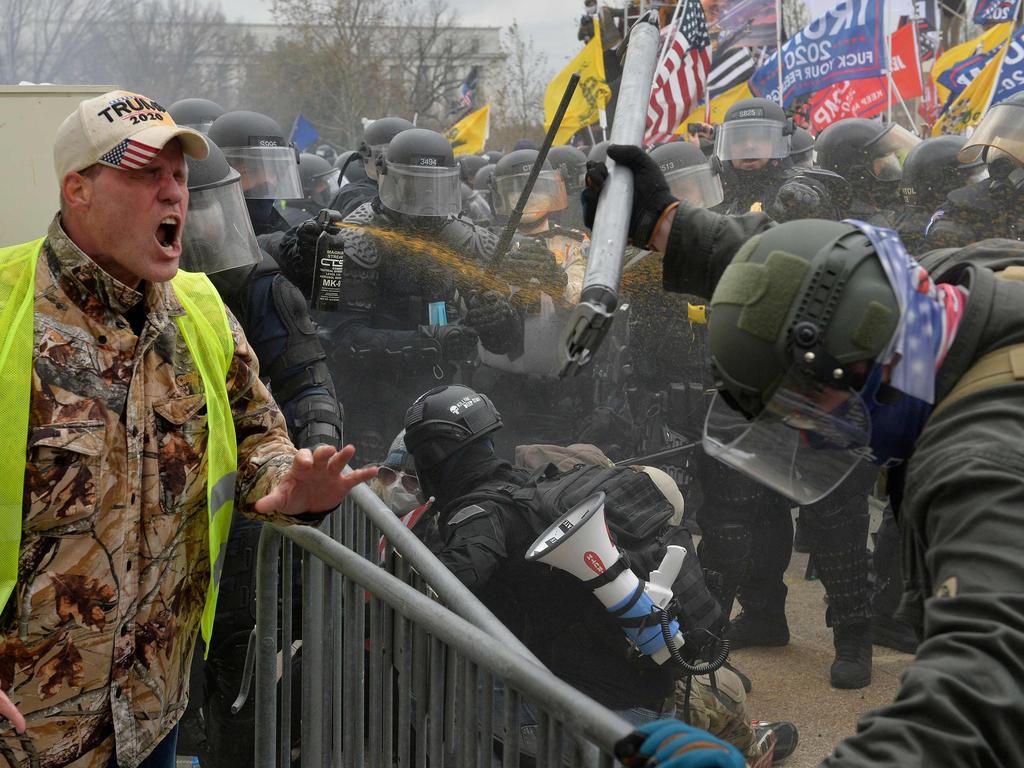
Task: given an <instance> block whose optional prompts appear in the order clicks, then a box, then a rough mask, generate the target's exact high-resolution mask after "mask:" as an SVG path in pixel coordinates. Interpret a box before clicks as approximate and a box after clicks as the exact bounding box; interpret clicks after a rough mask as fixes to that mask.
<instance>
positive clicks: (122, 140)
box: [53, 91, 209, 180]
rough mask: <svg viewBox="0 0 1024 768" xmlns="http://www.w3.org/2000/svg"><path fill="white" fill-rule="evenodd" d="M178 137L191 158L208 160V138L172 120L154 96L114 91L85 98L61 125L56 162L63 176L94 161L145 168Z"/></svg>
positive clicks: (115, 166) (57, 140) (59, 173)
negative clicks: (166, 145)
mask: <svg viewBox="0 0 1024 768" xmlns="http://www.w3.org/2000/svg"><path fill="white" fill-rule="evenodd" d="M171 139H178V140H179V141H180V142H181V148H182V150H183V151H184V152H185V154H186V155H188V156H189V157H194V158H195V159H196V160H205V159H206V155H207V153H208V152H209V148H208V147H207V144H206V138H205V137H204V136H203V134H201V133H199V132H198V131H195V130H192V129H191V128H185V127H184V126H180V125H178V124H177V123H175V122H174V119H173V118H172V117H171V116H170V114H169V113H168V112H167V110H166V109H164V108H163V107H162V106H160V105H159V104H158V103H157V102H155V101H154V100H153V99H150V98H148V97H147V96H142V95H140V94H138V93H132V92H131V91H110V92H109V93H105V94H103V95H102V96H96V97H94V98H91V99H86V100H85V101H83V102H82V103H81V104H79V105H78V107H77V108H76V109H75V111H74V112H72V113H71V114H70V115H68V116H67V117H66V118H65V119H64V122H63V123H61V124H60V128H58V129H57V138H56V140H55V141H54V144H53V165H54V169H55V170H56V171H57V178H58V179H59V180H63V179H64V176H66V175H67V174H68V173H70V172H71V171H81V170H83V169H85V168H88V167H89V166H90V165H94V164H95V163H102V164H103V165H106V166H109V167H111V168H124V169H133V168H142V167H144V166H146V165H148V164H149V162H150V161H151V160H152V159H153V158H154V157H156V156H157V155H158V154H160V150H162V149H163V148H164V145H165V144H167V142H168V141H170V140H171Z"/></svg>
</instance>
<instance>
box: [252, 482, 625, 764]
mask: <svg viewBox="0 0 1024 768" xmlns="http://www.w3.org/2000/svg"><path fill="white" fill-rule="evenodd" d="M382 534H383V535H385V536H386V537H387V542H388V544H387V546H385V547H384V550H383V553H381V552H380V549H379V542H380V537H381V535H382ZM297 551H298V552H301V556H302V617H301V635H302V640H301V651H300V652H299V664H300V665H301V674H300V677H299V679H298V680H296V679H295V674H294V673H293V664H292V658H291V656H292V652H293V648H294V647H295V646H298V645H300V643H299V642H298V641H296V642H294V643H293V637H292V635H293V631H292V627H293V621H294V618H295V617H294V615H293V609H292V605H291V600H289V599H281V596H282V595H285V596H288V595H291V594H292V593H293V589H294V587H295V586H296V585H294V584H293V583H292V582H293V577H292V558H293V557H295V556H297ZM257 568H258V571H257V611H256V612H257V620H256V630H255V671H256V691H255V695H256V754H255V763H254V764H255V766H256V767H257V768H272V767H273V766H289V765H291V764H293V763H294V762H296V761H297V762H298V764H300V765H301V766H302V768H322V767H323V766H337V767H338V768H341V767H342V766H345V767H346V768H377V767H378V766H380V767H382V768H383V767H384V766H388V767H389V768H390V766H394V767H395V768H414V767H418V768H425V767H426V766H428V765H429V766H430V767H431V768H440V767H441V766H449V765H450V766H459V767H462V766H468V767H471V768H475V767H476V766H481V768H492V766H499V765H500V766H501V768H512V766H519V765H529V764H532V765H535V766H537V767H538V768H543V767H544V766H563V765H566V766H584V765H586V766H591V765H593V766H597V765H600V766H602V768H604V767H606V766H609V767H610V766H611V765H612V763H613V757H612V754H613V748H614V745H615V743H616V742H617V741H618V740H619V739H621V738H622V737H624V736H626V735H627V734H629V733H630V732H631V731H632V727H631V726H630V725H629V723H627V722H626V721H625V720H623V719H622V718H621V717H619V716H618V715H617V714H615V713H613V712H611V711H609V710H608V709H606V708H604V707H603V706H601V705H600V704H598V703H596V702H594V701H593V700H592V699H590V698H588V697H587V696H585V695H584V694H582V693H580V692H579V691H578V690H576V689H575V688H573V687H572V686H570V685H568V684H567V683H564V682H562V681H561V680H559V679H558V678H556V677H555V676H554V675H552V674H550V673H549V672H548V671H547V670H546V669H545V668H544V667H543V666H542V665H541V664H540V662H539V661H537V659H536V658H535V657H533V656H532V654H530V652H529V651H528V650H527V649H526V648H525V647H524V646H523V645H522V643H520V642H519V640H518V639H517V638H515V636H513V635H512V634H511V633H510V632H509V630H508V629H507V628H506V627H505V626H504V625H503V624H502V623H501V622H500V621H498V619H497V618H495V617H494V615H493V614H492V613H491V612H490V611H488V610H487V608H485V607H484V606H483V604H482V603H480V602H479V601H478V600H477V599H476V598H475V597H474V596H473V595H472V594H471V593H470V592H469V591H468V590H467V589H466V588H465V587H464V586H463V585H462V584H461V583H460V582H459V581H458V580H457V579H456V578H455V576H454V575H453V574H452V573H451V572H450V571H448V569H447V568H445V566H444V565H443V564H441V562H440V561H439V560H437V558H436V557H434V555H433V554H432V553H431V552H430V551H429V550H428V549H427V548H426V546H424V545H423V543H422V542H420V540H419V539H418V538H417V537H416V536H415V535H414V534H413V533H412V532H411V531H409V530H408V529H407V528H405V527H404V526H403V525H402V523H401V522H400V521H399V520H398V519H397V518H396V517H395V516H394V515H393V514H392V513H391V512H390V510H388V509H387V507H385V506H384V505H383V503H381V502H380V500H379V499H378V498H377V497H376V496H375V495H374V494H373V493H372V492H371V491H370V490H369V489H368V488H366V487H358V488H356V489H355V490H354V491H353V493H352V494H351V495H350V497H349V499H348V500H347V501H346V502H345V504H343V505H342V507H340V508H339V509H338V510H336V511H335V512H334V514H333V515H332V516H331V518H330V520H329V523H325V526H324V529H323V530H318V529H315V528H312V527H308V526H292V527H288V528H276V527H274V526H269V525H266V526H264V530H263V533H262V536H261V539H260V546H259V554H258V557H257ZM279 618H280V621H279ZM296 685H298V686H299V687H300V691H299V693H298V696H293V693H294V692H295V688H296ZM295 699H297V700H298V702H299V704H298V707H299V710H300V715H301V716H300V718H299V722H300V723H301V725H299V728H300V738H299V739H298V740H296V739H294V738H293V737H294V735H295V734H294V721H295V718H294V717H293V715H295V714H297V713H294V712H293V711H292V708H293V700H295ZM293 742H294V744H293Z"/></svg>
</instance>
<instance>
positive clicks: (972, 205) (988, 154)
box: [926, 93, 1024, 248]
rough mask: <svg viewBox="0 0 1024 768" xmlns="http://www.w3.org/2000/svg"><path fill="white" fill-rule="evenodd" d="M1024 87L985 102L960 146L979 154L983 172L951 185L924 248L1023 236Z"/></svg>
mask: <svg viewBox="0 0 1024 768" xmlns="http://www.w3.org/2000/svg"><path fill="white" fill-rule="evenodd" d="M1022 138H1024V93H1018V94H1015V95H1013V96H1011V97H1010V98H1008V99H1006V100H1005V101H1001V102H999V103H998V104H995V105H994V106H992V107H990V108H989V110H988V112H986V113H985V116H984V117H983V118H982V119H981V122H980V123H978V127H977V128H975V129H974V133H972V134H971V137H970V138H969V139H968V140H967V143H966V144H965V145H964V148H963V149H962V150H961V152H960V155H959V158H960V160H961V162H967V163H973V162H976V161H977V160H979V159H981V160H984V161H985V164H986V165H987V166H988V176H989V177H988V178H987V179H984V180H981V181H976V182H974V183H969V184H966V185H965V186H963V187H962V188H961V189H957V190H953V191H952V192H950V193H949V194H948V195H947V196H946V199H945V201H944V202H943V203H942V205H941V206H940V207H939V209H938V210H937V211H936V212H935V215H934V216H933V217H932V221H931V223H930V224H929V225H928V231H927V237H926V245H927V246H928V247H929V248H949V247H960V246H965V245H967V244H969V243H972V242H974V241H976V240H983V239H985V238H989V237H1008V238H1011V239H1013V240H1024V151H1022V146H1024V142H1022Z"/></svg>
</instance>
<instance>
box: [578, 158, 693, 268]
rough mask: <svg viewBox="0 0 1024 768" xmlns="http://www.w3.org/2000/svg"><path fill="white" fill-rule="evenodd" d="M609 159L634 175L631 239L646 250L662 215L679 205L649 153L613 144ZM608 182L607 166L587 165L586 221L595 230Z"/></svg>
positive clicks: (584, 202) (600, 164)
mask: <svg viewBox="0 0 1024 768" xmlns="http://www.w3.org/2000/svg"><path fill="white" fill-rule="evenodd" d="M608 157H610V158H611V159H612V160H614V161H615V162H616V163H619V164H620V165H623V166H625V167H626V168H629V169H630V170H631V171H632V172H633V210H632V213H631V215H630V219H629V239H630V240H631V241H632V243H633V244H634V245H636V246H638V247H640V248H646V247H647V246H648V245H649V244H650V242H651V238H652V237H653V236H654V230H655V228H656V227H657V226H658V221H659V220H660V219H661V215H662V214H663V213H664V212H665V209H666V208H668V207H669V206H670V205H672V204H673V203H675V202H677V201H676V198H675V197H673V196H672V193H671V192H670V191H669V187H668V182H667V181H665V176H664V174H663V173H662V172H661V169H660V168H659V167H658V164H657V163H655V162H654V161H653V160H652V159H651V158H650V157H649V156H648V154H647V153H646V152H644V151H643V150H642V149H640V147H634V146H633V145H631V144H611V145H610V146H609V147H608ZM607 180H608V168H607V166H605V164H604V163H587V186H586V189H584V190H583V192H582V193H581V195H580V197H581V199H582V201H583V221H584V223H585V224H586V225H587V227H588V228H589V229H593V228H594V214H596V213H597V201H598V198H599V197H600V196H601V190H602V189H603V188H604V184H605V182H606V181H607Z"/></svg>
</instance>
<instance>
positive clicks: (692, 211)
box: [662, 203, 775, 298]
mask: <svg viewBox="0 0 1024 768" xmlns="http://www.w3.org/2000/svg"><path fill="white" fill-rule="evenodd" d="M773 226H775V225H774V223H773V222H772V220H771V219H770V218H769V217H768V216H766V215H765V214H763V213H744V214H742V215H740V216H729V215H723V214H718V213H714V212H712V211H709V210H708V209H706V208H698V207H696V206H691V205H687V204H686V203H680V204H679V208H677V209H676V215H675V219H673V221H672V228H671V230H670V231H669V235H668V243H667V245H666V246H665V256H664V259H663V260H662V266H663V271H662V284H663V286H664V288H665V290H666V291H674V292H676V293H689V294H692V295H694V296H700V297H702V298H710V296H711V294H712V293H714V291H715V286H716V285H717V284H718V280H719V278H720V277H721V276H722V273H723V272H724V271H725V268H726V267H727V266H728V265H729V262H731V261H732V258H733V256H735V255H736V252H737V251H738V250H739V249H740V247H741V246H742V245H743V244H744V243H745V242H747V240H749V239H750V238H751V237H753V236H754V235H756V234H757V233H758V232H764V231H765V230H766V229H768V228H769V227H773Z"/></svg>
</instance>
